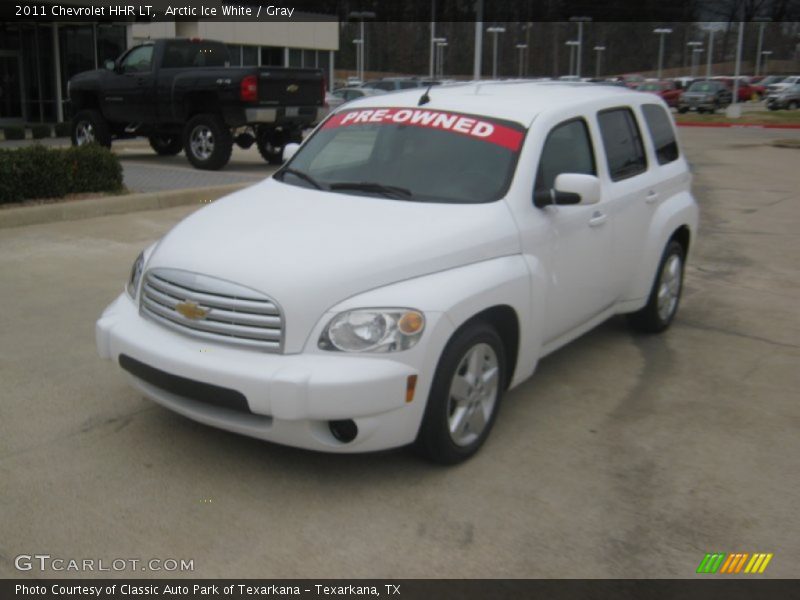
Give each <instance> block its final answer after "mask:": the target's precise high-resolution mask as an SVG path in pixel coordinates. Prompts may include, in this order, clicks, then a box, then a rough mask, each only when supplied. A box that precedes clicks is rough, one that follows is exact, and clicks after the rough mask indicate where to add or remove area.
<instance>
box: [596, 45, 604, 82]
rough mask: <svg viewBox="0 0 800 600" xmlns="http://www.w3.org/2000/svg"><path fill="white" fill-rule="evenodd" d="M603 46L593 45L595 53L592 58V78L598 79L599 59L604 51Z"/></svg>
mask: <svg viewBox="0 0 800 600" xmlns="http://www.w3.org/2000/svg"><path fill="white" fill-rule="evenodd" d="M605 49H606V47H605V46H595V47H594V51H595V52H596V53H597V54H595V59H594V78H595V79H600V59H601V58H602V56H603V52H605Z"/></svg>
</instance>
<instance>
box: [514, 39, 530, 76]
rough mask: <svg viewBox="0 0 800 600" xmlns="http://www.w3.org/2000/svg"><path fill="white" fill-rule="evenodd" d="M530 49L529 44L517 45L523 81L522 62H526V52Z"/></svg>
mask: <svg viewBox="0 0 800 600" xmlns="http://www.w3.org/2000/svg"><path fill="white" fill-rule="evenodd" d="M527 48H528V44H517V50H519V75H518V76H519V78H520V79H522V61H523V60H524V54H525V50H526V49H527Z"/></svg>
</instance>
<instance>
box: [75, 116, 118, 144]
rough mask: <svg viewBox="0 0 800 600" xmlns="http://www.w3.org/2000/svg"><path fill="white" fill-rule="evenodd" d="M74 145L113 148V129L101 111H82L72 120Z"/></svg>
mask: <svg viewBox="0 0 800 600" xmlns="http://www.w3.org/2000/svg"><path fill="white" fill-rule="evenodd" d="M71 138H72V145H73V146H83V145H85V144H92V143H94V144H100V145H101V146H105V147H106V148H110V147H111V129H110V128H109V126H108V121H106V120H105V118H104V117H103V115H102V114H101V113H100V111H97V110H82V111H80V112H79V113H78V114H76V115H75V118H74V119H72V133H71Z"/></svg>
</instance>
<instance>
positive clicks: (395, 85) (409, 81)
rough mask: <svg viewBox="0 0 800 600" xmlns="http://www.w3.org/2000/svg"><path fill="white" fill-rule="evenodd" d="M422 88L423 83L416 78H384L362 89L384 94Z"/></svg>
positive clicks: (368, 82) (365, 85)
mask: <svg viewBox="0 0 800 600" xmlns="http://www.w3.org/2000/svg"><path fill="white" fill-rule="evenodd" d="M421 86H422V82H421V81H420V80H419V79H417V78H415V77H384V78H383V79H376V80H374V81H367V82H366V83H364V84H362V85H361V87H364V88H370V89H374V90H383V91H384V92H394V91H396V90H409V89H413V88H418V87H421Z"/></svg>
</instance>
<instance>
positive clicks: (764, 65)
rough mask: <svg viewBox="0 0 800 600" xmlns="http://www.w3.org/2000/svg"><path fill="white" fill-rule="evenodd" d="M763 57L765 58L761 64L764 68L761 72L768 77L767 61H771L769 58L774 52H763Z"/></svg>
mask: <svg viewBox="0 0 800 600" xmlns="http://www.w3.org/2000/svg"><path fill="white" fill-rule="evenodd" d="M761 56H763V57H764V61H763V62H762V63H761V66H762V69H761V70H762V71H763V72H764V75H766V74H767V61H768V60H769V57H770V56H772V50H762V51H761Z"/></svg>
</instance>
